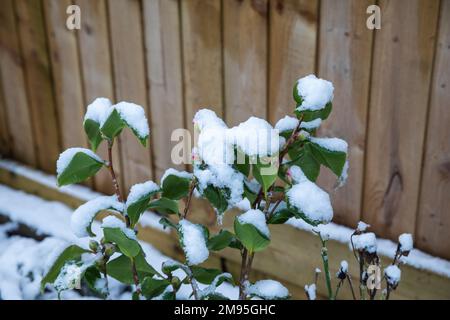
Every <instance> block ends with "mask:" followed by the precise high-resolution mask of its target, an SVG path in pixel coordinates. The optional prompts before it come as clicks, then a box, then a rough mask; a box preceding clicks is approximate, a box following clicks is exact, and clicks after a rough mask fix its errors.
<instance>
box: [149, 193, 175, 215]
mask: <svg viewBox="0 0 450 320" xmlns="http://www.w3.org/2000/svg"><path fill="white" fill-rule="evenodd" d="M147 209H150V210H155V211H157V212H160V213H165V214H174V213H178V210H179V209H178V201H175V200H171V199H169V198H164V197H162V198H160V199H156V200H153V201H151V202H150V204H149V205H148V207H147Z"/></svg>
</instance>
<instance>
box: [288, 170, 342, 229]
mask: <svg viewBox="0 0 450 320" xmlns="http://www.w3.org/2000/svg"><path fill="white" fill-rule="evenodd" d="M286 195H287V197H288V200H289V204H290V205H291V206H294V207H295V208H296V209H298V210H299V211H300V212H302V213H303V214H304V215H305V216H306V218H308V219H309V220H311V221H313V222H315V223H329V222H330V221H331V219H332V218H333V208H332V207H331V202H330V196H329V195H328V193H326V192H325V191H323V190H322V189H321V188H319V187H318V186H317V185H316V184H315V183H313V182H311V181H309V180H307V179H305V180H302V181H300V182H299V183H297V184H294V185H293V186H292V188H291V189H290V190H289V191H288V192H287V193H286Z"/></svg>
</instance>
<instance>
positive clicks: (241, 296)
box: [239, 248, 248, 300]
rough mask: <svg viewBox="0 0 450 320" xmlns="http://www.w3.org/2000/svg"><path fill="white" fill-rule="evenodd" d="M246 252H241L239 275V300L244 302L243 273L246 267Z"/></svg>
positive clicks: (245, 250) (244, 250)
mask: <svg viewBox="0 0 450 320" xmlns="http://www.w3.org/2000/svg"><path fill="white" fill-rule="evenodd" d="M247 255H248V251H247V249H246V248H244V249H242V252H241V274H240V277H239V300H245V284H244V282H245V272H246V266H247Z"/></svg>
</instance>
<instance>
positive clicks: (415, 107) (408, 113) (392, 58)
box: [363, 0, 439, 238]
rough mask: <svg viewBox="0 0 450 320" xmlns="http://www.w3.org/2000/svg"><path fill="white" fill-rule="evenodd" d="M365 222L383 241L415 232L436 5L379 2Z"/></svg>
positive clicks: (367, 160) (428, 3) (419, 2)
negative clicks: (379, 11)
mask: <svg viewBox="0 0 450 320" xmlns="http://www.w3.org/2000/svg"><path fill="white" fill-rule="evenodd" d="M380 7H381V11H382V13H383V18H382V26H381V30H377V32H376V35H375V49H374V65H373V77H372V90H371V99H370V100H371V101H370V111H369V113H370V115H369V119H370V121H369V129H368V130H369V131H368V145H367V149H366V150H367V155H366V167H365V188H364V211H363V218H364V220H365V221H366V222H368V223H369V224H371V225H372V227H373V230H374V231H375V232H377V233H378V234H379V235H380V236H382V237H389V238H396V237H397V236H398V235H399V234H400V233H402V232H414V229H415V222H416V213H417V197H418V196H419V184H420V173H421V162H422V148H423V140H424V134H425V122H426V113H427V103H428V91H429V90H428V89H429V83H430V80H431V79H430V77H431V67H432V60H433V49H434V42H435V34H436V24H437V16H438V7H439V1H422V0H414V1H410V0H408V1H406V0H402V1H380Z"/></svg>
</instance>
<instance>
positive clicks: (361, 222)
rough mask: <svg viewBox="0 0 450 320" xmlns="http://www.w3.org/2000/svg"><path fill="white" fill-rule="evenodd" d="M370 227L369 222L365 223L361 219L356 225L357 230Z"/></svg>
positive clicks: (361, 230)
mask: <svg viewBox="0 0 450 320" xmlns="http://www.w3.org/2000/svg"><path fill="white" fill-rule="evenodd" d="M369 227H370V224H367V223H365V222H363V221H359V222H358V226H357V227H356V230H357V231H359V232H364V231H366V230H367V229H368V228H369Z"/></svg>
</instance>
